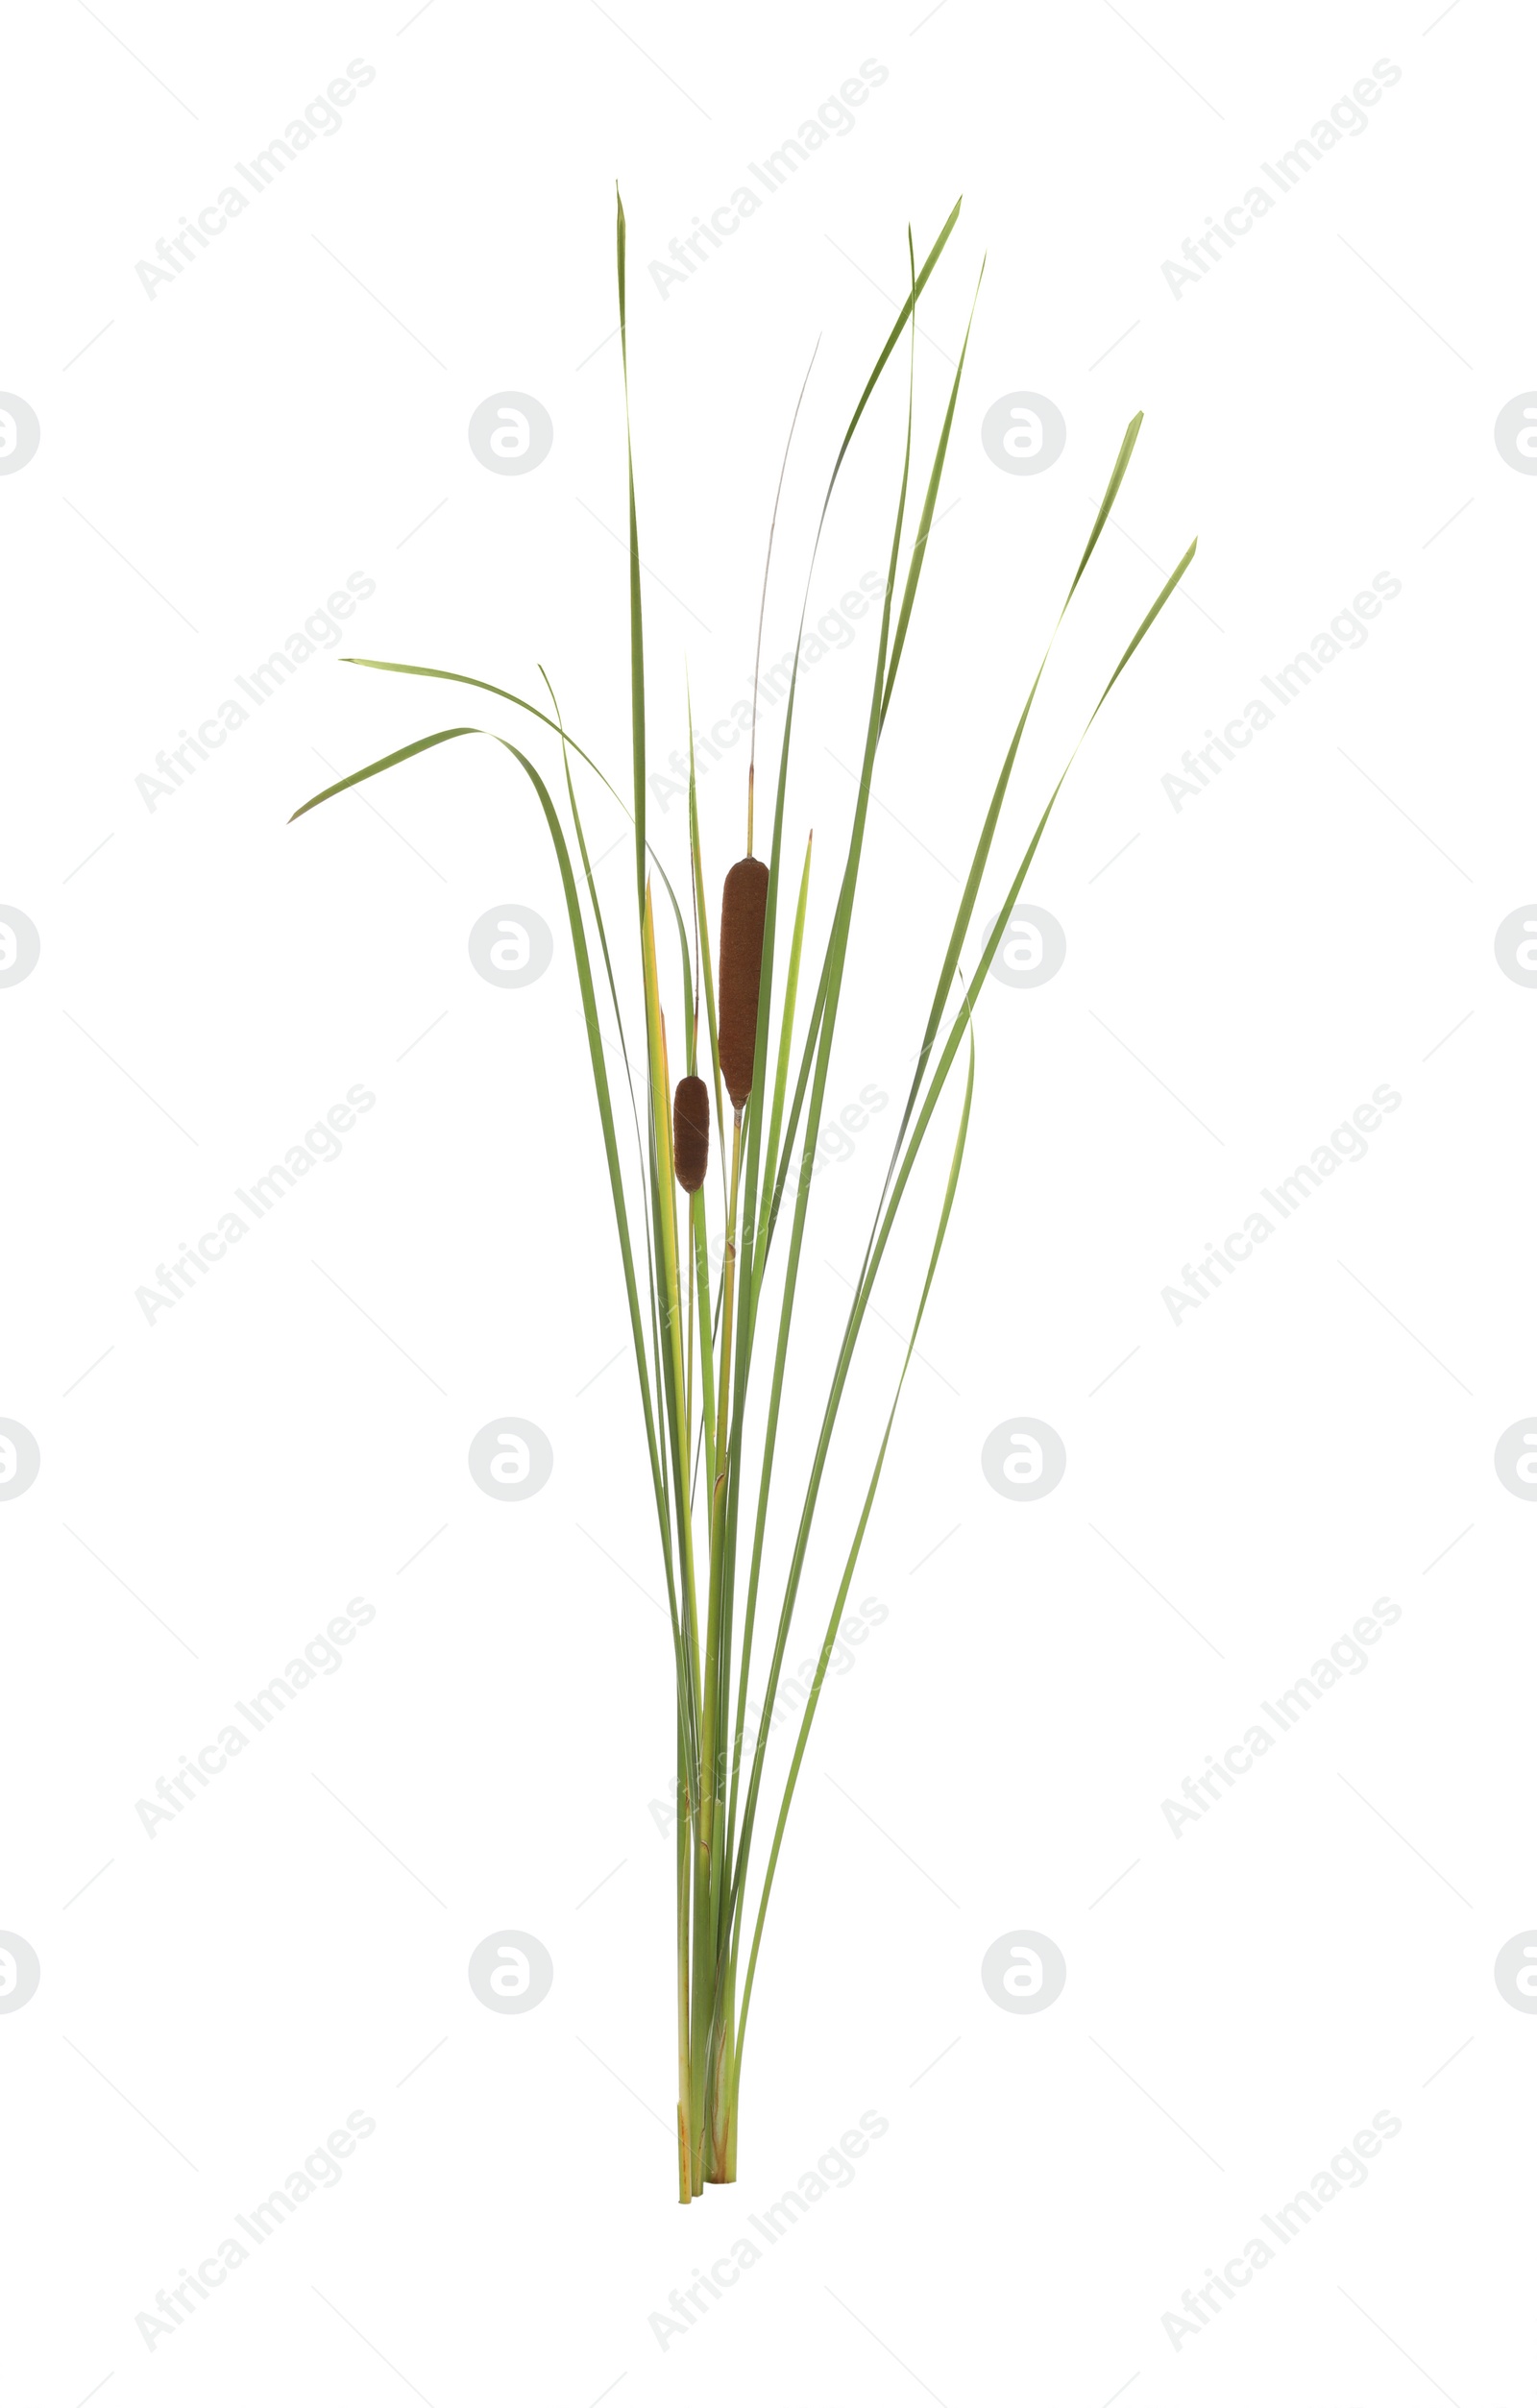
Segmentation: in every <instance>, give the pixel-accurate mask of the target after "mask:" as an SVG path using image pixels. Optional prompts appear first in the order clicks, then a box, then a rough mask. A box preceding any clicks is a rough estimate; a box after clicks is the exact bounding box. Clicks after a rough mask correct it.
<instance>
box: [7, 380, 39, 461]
mask: <svg viewBox="0 0 1537 2408" xmlns="http://www.w3.org/2000/svg"><path fill="white" fill-rule="evenodd" d="M41 437H42V428H41V427H40V426H38V424H37V411H36V410H35V409H34V408H33V406H32V403H31V402H30V401H23V400H22V398H21V396H20V394H19V393H0V476H14V474H15V473H16V471H17V469H21V468H25V467H26V465H27V462H28V461H29V460H30V459H31V458H32V455H33V453H34V452H35V451H36V450H37V445H38V443H39V442H40V440H41Z"/></svg>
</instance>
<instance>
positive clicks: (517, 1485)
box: [470, 1414, 555, 1505]
mask: <svg viewBox="0 0 1537 2408" xmlns="http://www.w3.org/2000/svg"><path fill="white" fill-rule="evenodd" d="M554 1468H555V1450H554V1448H553V1447H551V1445H550V1443H549V1439H548V1438H547V1437H546V1436H545V1433H544V1431H543V1430H542V1429H540V1428H539V1427H538V1425H537V1423H533V1422H520V1421H517V1420H515V1419H514V1418H513V1416H512V1415H511V1414H503V1416H502V1417H501V1419H500V1421H496V1422H488V1423H486V1425H485V1428H484V1429H483V1430H477V1431H476V1434H475V1436H474V1438H472V1440H471V1441H470V1477H471V1479H472V1480H474V1482H475V1484H476V1488H482V1489H484V1490H485V1493H486V1495H487V1496H494V1497H495V1498H496V1500H497V1503H498V1504H499V1505H518V1504H522V1502H523V1500H524V1498H525V1496H532V1495H533V1493H534V1491H535V1490H536V1489H541V1488H543V1487H544V1485H545V1482H546V1481H547V1480H548V1479H549V1475H550V1473H551V1472H553V1470H554Z"/></svg>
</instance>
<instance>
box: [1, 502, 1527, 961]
mask: <svg viewBox="0 0 1537 2408" xmlns="http://www.w3.org/2000/svg"><path fill="white" fill-rule="evenodd" d="M1533 466H1534V467H1537V461H1534V462H1533ZM4 926H5V920H4V914H3V913H0V947H3V946H4V942H5V937H4ZM1495 960H1496V961H1498V962H1499V964H1500V968H1501V969H1502V970H1503V972H1504V974H1505V976H1506V978H1513V979H1514V980H1515V982H1516V985H1518V986H1537V903H1524V904H1523V905H1522V907H1521V909H1520V911H1519V912H1507V913H1506V915H1505V917H1504V918H1503V919H1502V920H1501V921H1500V925H1499V927H1498V928H1497V929H1496V930H1495ZM18 975H19V976H21V977H25V976H26V973H25V971H22V972H20V973H18Z"/></svg>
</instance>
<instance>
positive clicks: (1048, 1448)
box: [982, 1414, 1067, 1505]
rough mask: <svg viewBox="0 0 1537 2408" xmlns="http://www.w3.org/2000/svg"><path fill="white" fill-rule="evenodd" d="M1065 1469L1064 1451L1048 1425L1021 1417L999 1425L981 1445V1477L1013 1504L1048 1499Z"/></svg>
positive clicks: (1064, 1448) (1065, 1458)
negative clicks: (1040, 1498) (1039, 1497)
mask: <svg viewBox="0 0 1537 2408" xmlns="http://www.w3.org/2000/svg"><path fill="white" fill-rule="evenodd" d="M1066 1469H1067V1449H1066V1447H1064V1446H1063V1445H1062V1442H1061V1439H1060V1438H1059V1437H1058V1435H1057V1432H1056V1431H1055V1430H1054V1429H1053V1428H1052V1425H1051V1423H1049V1422H1033V1421H1031V1420H1030V1419H1029V1418H1028V1417H1027V1416H1026V1415H1024V1414H1016V1415H1015V1416H1014V1417H1013V1418H1012V1420H1010V1421H1007V1422H1000V1423H999V1424H998V1426H997V1428H996V1429H995V1430H994V1431H993V1432H992V1433H991V1435H990V1436H989V1437H988V1439H987V1440H986V1441H985V1442H984V1445H983V1448H982V1476H983V1478H984V1479H985V1480H986V1481H987V1483H988V1487H989V1488H995V1489H996V1490H997V1492H998V1494H999V1496H1007V1497H1008V1498H1009V1499H1010V1501H1011V1503H1012V1504H1015V1505H1022V1504H1034V1503H1035V1501H1036V1499H1037V1496H1050V1494H1051V1492H1052V1490H1053V1489H1054V1488H1055V1487H1056V1486H1057V1484H1058V1482H1059V1481H1060V1480H1061V1476H1062V1474H1063V1472H1065V1471H1066Z"/></svg>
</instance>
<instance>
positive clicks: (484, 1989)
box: [470, 1932, 555, 2015]
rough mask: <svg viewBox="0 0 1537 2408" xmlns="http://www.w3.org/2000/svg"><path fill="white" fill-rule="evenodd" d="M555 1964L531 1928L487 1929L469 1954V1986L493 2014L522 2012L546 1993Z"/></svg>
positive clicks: (537, 2003) (539, 2000) (545, 1997)
mask: <svg viewBox="0 0 1537 2408" xmlns="http://www.w3.org/2000/svg"><path fill="white" fill-rule="evenodd" d="M554 1979H555V1967H554V1964H553V1961H552V1959H551V1958H550V1954H549V1949H548V1948H547V1947H546V1946H545V1943H544V1941H543V1940H536V1939H535V1937H534V1935H533V1934H532V1933H531V1932H491V1933H488V1934H487V1935H486V1937H485V1938H484V1939H483V1940H482V1941H481V1942H480V1945H479V1947H478V1948H476V1950H475V1951H474V1952H473V1954H472V1956H471V1958H470V1987H471V1989H472V1990H473V1991H474V1992H475V1994H476V1998H477V1999H478V2000H479V2001H480V2004H481V2006H482V2007H490V2008H491V2011H492V2013H493V2014H495V2015H526V2014H529V2013H531V2012H532V2010H533V2008H534V2007H537V2006H539V2004H540V2003H541V2001H542V2000H544V1999H547V1998H548V1997H549V1985H550V1983H551V1982H553V1980H554Z"/></svg>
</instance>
